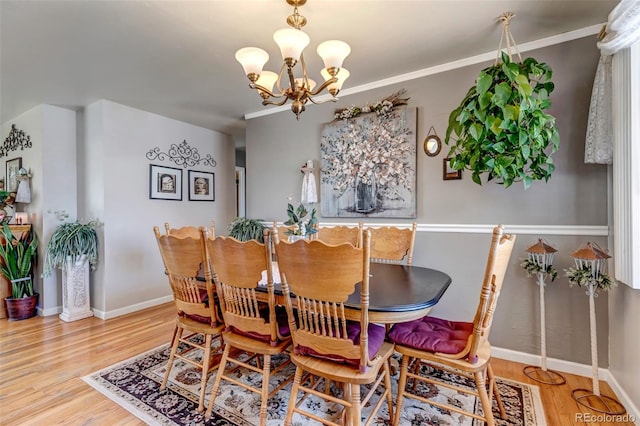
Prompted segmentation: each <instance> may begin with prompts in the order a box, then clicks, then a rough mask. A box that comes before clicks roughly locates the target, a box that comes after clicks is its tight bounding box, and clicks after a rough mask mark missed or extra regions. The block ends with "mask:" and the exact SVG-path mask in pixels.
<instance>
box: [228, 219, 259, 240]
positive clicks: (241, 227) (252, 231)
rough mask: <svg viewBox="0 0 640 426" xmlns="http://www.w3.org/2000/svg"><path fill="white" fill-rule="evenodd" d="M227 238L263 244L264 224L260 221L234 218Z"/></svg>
mask: <svg viewBox="0 0 640 426" xmlns="http://www.w3.org/2000/svg"><path fill="white" fill-rule="evenodd" d="M229 236H230V237H233V238H235V239H236V240H239V241H249V240H258V241H259V242H261V243H263V242H264V224H263V223H262V219H247V218H246V217H236V218H235V219H233V221H232V222H231V224H230V225H229Z"/></svg>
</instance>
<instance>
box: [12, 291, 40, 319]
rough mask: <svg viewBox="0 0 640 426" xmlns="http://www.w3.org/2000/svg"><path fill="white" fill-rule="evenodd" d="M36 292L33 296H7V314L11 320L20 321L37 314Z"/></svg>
mask: <svg viewBox="0 0 640 426" xmlns="http://www.w3.org/2000/svg"><path fill="white" fill-rule="evenodd" d="M39 296H40V295H39V294H38V293H35V294H34V295H33V296H27V297H21V298H19V299H14V298H13V297H5V299H4V300H5V302H6V303H7V316H8V318H9V321H19V320H23V319H27V318H32V317H35V316H36V313H37V305H38V297H39Z"/></svg>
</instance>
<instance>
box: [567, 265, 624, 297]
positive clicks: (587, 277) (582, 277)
mask: <svg viewBox="0 0 640 426" xmlns="http://www.w3.org/2000/svg"><path fill="white" fill-rule="evenodd" d="M565 276H566V277H567V278H568V279H569V286H570V287H573V286H574V285H577V286H578V287H588V286H589V283H591V282H593V285H594V287H595V288H596V290H604V291H608V290H609V289H610V288H611V287H613V286H615V285H616V283H615V281H614V280H612V279H611V277H609V275H607V274H604V273H602V272H601V273H600V274H598V278H596V279H594V278H593V272H592V271H591V269H589V267H588V266H582V267H581V268H569V269H567V270H565Z"/></svg>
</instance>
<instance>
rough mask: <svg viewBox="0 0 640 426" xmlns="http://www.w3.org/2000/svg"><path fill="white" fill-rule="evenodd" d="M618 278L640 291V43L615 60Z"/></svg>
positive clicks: (614, 242)
mask: <svg viewBox="0 0 640 426" xmlns="http://www.w3.org/2000/svg"><path fill="white" fill-rule="evenodd" d="M612 67H613V78H612V82H613V144H614V145H613V235H614V237H613V250H614V255H613V260H614V271H615V278H616V279H617V280H618V281H620V282H623V283H625V284H627V285H628V286H630V287H632V288H640V264H637V263H636V264H635V265H634V259H636V262H637V259H638V258H639V257H640V118H639V117H640V43H636V44H634V45H633V46H631V47H630V48H628V49H623V50H621V51H619V52H617V53H616V54H615V55H614V56H613V64H612Z"/></svg>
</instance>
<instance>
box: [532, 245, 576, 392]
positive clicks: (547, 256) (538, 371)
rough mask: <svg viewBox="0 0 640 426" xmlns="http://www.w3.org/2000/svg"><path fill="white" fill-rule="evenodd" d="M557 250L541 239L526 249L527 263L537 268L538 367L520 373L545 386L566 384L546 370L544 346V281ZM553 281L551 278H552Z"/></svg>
mask: <svg viewBox="0 0 640 426" xmlns="http://www.w3.org/2000/svg"><path fill="white" fill-rule="evenodd" d="M556 251H557V250H556V249H554V248H553V247H551V246H550V245H548V244H545V243H544V242H543V241H542V240H541V239H539V240H538V242H537V243H536V244H534V245H532V246H531V247H529V248H528V249H527V253H528V257H529V261H530V262H532V263H533V264H535V265H536V266H537V267H536V269H537V272H536V277H537V284H538V287H539V288H540V356H541V362H540V366H539V367H538V366H535V365H527V366H525V367H524V368H523V369H522V372H523V373H524V374H525V375H526V376H527V377H529V378H530V379H532V380H535V381H536V382H540V383H544V384H547V385H562V384H564V383H566V380H565V378H564V376H563V375H562V374H560V373H558V372H557V371H554V370H549V369H547V344H546V326H545V303H544V286H545V280H546V278H547V276H548V275H549V271H550V270H551V265H552V264H553V255H554V253H555V252H556ZM552 281H553V278H552Z"/></svg>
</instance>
